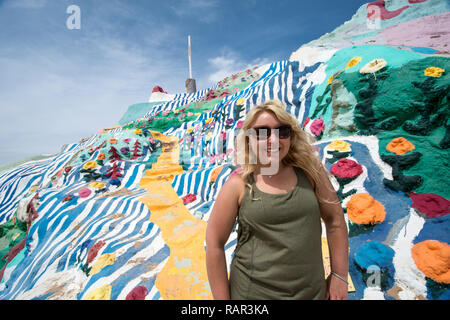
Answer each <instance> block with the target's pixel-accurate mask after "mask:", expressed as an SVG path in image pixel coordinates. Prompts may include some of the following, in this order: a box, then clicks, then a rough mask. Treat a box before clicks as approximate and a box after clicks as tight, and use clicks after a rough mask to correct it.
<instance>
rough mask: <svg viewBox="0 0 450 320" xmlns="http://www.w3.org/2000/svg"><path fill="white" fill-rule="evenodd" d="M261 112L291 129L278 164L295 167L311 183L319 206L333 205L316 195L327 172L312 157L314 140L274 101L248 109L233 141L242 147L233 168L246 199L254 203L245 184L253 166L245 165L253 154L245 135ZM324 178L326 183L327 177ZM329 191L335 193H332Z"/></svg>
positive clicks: (252, 170)
mask: <svg viewBox="0 0 450 320" xmlns="http://www.w3.org/2000/svg"><path fill="white" fill-rule="evenodd" d="M262 112H270V113H272V114H273V115H274V116H275V117H276V118H277V119H278V121H279V122H281V123H282V124H287V125H290V126H291V132H292V133H291V144H290V147H289V151H288V153H287V155H286V156H285V157H284V158H283V159H282V160H281V162H282V163H283V164H284V165H286V166H293V167H299V168H301V169H302V170H303V172H304V173H305V174H306V175H307V176H308V177H309V178H310V179H311V180H312V181H313V182H314V184H313V188H314V191H315V192H316V196H317V199H318V201H319V202H325V203H335V201H331V202H330V201H329V200H327V199H325V198H323V197H322V196H320V195H318V194H317V191H316V190H317V189H316V186H317V185H318V184H320V183H321V179H323V178H324V175H327V174H328V172H327V170H326V168H325V167H324V166H323V165H322V163H321V161H320V159H319V158H318V157H317V156H316V155H315V153H314V150H313V148H312V143H314V142H315V141H314V139H313V138H312V136H311V135H309V134H307V133H306V132H305V131H303V130H302V129H301V128H300V126H299V123H298V121H297V119H296V118H295V117H294V116H293V115H291V114H290V113H289V112H287V111H286V109H285V107H284V106H283V104H282V103H281V102H280V101H277V100H270V101H266V102H265V103H264V104H261V105H258V106H255V107H253V108H252V109H250V111H249V112H248V113H247V116H246V118H245V121H244V123H243V125H242V128H241V130H240V132H239V133H238V135H237V137H236V144H237V145H238V146H245V148H244V150H239V151H238V152H244V163H242V164H237V165H238V166H240V167H241V168H242V171H241V172H240V173H239V174H240V176H241V177H242V179H243V180H244V181H245V183H246V185H247V186H248V187H249V189H250V198H251V199H252V200H257V199H255V198H253V195H252V194H253V188H252V185H251V184H250V183H249V181H248V176H249V175H250V174H251V173H253V172H255V170H256V168H257V164H252V163H250V161H249V160H250V156H254V154H253V155H252V154H251V153H252V150H251V147H250V145H249V136H248V134H246V132H247V130H249V129H250V128H252V126H253V124H254V123H255V121H256V118H257V117H258V116H259V115H260V114H261V113H262ZM235 160H236V158H235ZM326 178H327V179H328V177H326ZM333 191H335V190H334V189H333Z"/></svg>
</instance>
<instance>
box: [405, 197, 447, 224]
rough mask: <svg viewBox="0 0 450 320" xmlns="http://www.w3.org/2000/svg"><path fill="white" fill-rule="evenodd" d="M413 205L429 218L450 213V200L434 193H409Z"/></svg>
mask: <svg viewBox="0 0 450 320" xmlns="http://www.w3.org/2000/svg"><path fill="white" fill-rule="evenodd" d="M409 196H410V198H411V199H412V207H413V208H415V209H417V210H418V211H419V212H421V213H423V214H424V215H426V216H427V217H428V218H436V217H442V216H445V215H446V214H449V213H450V201H448V200H447V199H445V198H443V197H441V196H439V195H437V194H434V193H414V192H411V193H410V194H409Z"/></svg>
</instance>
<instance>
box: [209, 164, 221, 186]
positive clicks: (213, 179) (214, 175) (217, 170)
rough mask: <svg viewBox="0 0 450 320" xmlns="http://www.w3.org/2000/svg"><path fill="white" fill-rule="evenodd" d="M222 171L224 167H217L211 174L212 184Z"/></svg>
mask: <svg viewBox="0 0 450 320" xmlns="http://www.w3.org/2000/svg"><path fill="white" fill-rule="evenodd" d="M221 171H222V166H220V167H217V168H215V169H214V170H213V172H212V173H211V182H214V181H216V179H217V177H218V176H219V173H220V172H221Z"/></svg>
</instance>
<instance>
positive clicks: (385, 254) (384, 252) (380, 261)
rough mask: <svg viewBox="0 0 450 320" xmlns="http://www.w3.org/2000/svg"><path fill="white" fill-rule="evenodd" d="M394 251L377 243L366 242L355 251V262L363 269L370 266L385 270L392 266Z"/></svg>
mask: <svg viewBox="0 0 450 320" xmlns="http://www.w3.org/2000/svg"><path fill="white" fill-rule="evenodd" d="M394 254H395V252H394V250H393V249H392V248H391V247H389V246H387V245H384V244H382V243H381V242H379V241H367V242H366V243H364V244H362V245H361V246H359V247H358V248H357V249H356V251H355V261H356V263H357V264H358V265H359V266H360V267H361V268H363V269H368V268H369V267H370V266H378V267H379V268H387V267H389V265H391V264H392V259H393V258H394Z"/></svg>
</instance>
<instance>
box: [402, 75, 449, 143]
mask: <svg viewBox="0 0 450 320" xmlns="http://www.w3.org/2000/svg"><path fill="white" fill-rule="evenodd" d="M412 84H413V85H414V86H415V87H416V88H418V89H419V90H420V91H422V96H423V97H425V99H424V101H423V102H421V101H411V106H412V107H414V108H415V109H416V110H417V112H418V113H419V118H418V119H417V120H415V121H405V123H404V124H403V129H404V130H405V131H407V132H408V133H410V134H413V135H420V136H427V135H429V134H430V132H431V131H432V130H433V129H434V128H436V127H439V126H441V125H443V124H444V126H445V123H444V122H445V121H446V119H447V118H448V116H449V104H450V102H449V100H448V98H449V97H450V85H442V86H436V79H435V78H427V79H426V80H425V81H423V82H416V81H413V82H412Z"/></svg>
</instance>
